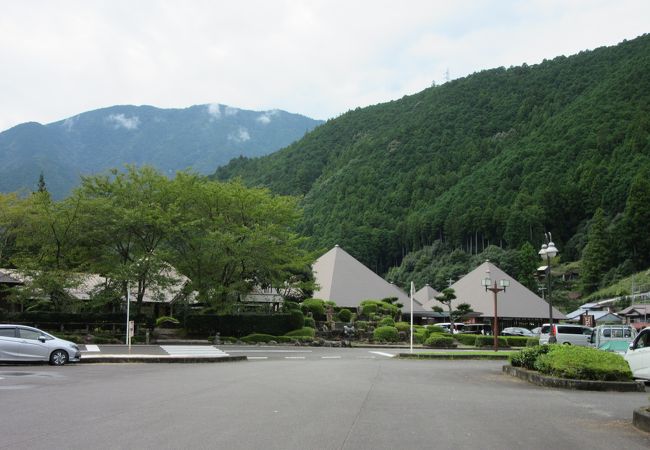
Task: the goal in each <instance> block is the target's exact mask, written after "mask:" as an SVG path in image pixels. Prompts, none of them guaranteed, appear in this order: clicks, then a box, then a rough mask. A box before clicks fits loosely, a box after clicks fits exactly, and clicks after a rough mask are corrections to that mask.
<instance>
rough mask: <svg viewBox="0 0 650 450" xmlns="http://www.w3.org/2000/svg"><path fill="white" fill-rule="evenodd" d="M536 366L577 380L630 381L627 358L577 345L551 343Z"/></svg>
mask: <svg viewBox="0 0 650 450" xmlns="http://www.w3.org/2000/svg"><path fill="white" fill-rule="evenodd" d="M549 347H550V349H549V351H548V352H547V353H546V354H542V355H539V356H538V357H537V360H536V361H535V369H537V370H539V371H540V372H541V373H543V374H546V375H551V376H554V377H560V378H569V379H577V380H597V381H630V380H632V372H631V371H630V367H629V366H628V364H627V361H625V359H623V357H622V356H621V355H619V354H617V353H611V352H603V351H602V350H598V349H595V348H589V347H580V346H577V345H550V346H549Z"/></svg>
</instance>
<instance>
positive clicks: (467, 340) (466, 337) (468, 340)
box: [454, 334, 477, 345]
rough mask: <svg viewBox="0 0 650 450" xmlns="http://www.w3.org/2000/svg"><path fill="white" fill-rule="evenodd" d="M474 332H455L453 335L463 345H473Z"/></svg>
mask: <svg viewBox="0 0 650 450" xmlns="http://www.w3.org/2000/svg"><path fill="white" fill-rule="evenodd" d="M476 336H477V335H476V334H455V335H454V337H455V338H456V340H457V341H458V342H460V343H461V344H463V345H475V344H476Z"/></svg>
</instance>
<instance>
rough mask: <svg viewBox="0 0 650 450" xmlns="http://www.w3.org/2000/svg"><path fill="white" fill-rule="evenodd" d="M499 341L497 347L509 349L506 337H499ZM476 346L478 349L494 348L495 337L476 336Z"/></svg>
mask: <svg viewBox="0 0 650 450" xmlns="http://www.w3.org/2000/svg"><path fill="white" fill-rule="evenodd" d="M497 339H498V341H497V345H498V346H499V347H507V346H508V341H507V340H506V338H505V337H504V336H499V337H498V338H497ZM474 345H475V346H477V347H493V346H494V336H483V335H477V336H476V342H475V343H474Z"/></svg>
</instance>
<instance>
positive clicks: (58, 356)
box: [50, 350, 68, 366]
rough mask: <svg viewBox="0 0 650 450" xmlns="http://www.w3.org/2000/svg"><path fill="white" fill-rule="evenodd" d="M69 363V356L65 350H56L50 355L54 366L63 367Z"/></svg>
mask: <svg viewBox="0 0 650 450" xmlns="http://www.w3.org/2000/svg"><path fill="white" fill-rule="evenodd" d="M67 362H68V354H67V353H66V352H65V350H54V351H53V352H52V354H51V355H50V364H52V365H53V366H62V365H64V364H65V363H67Z"/></svg>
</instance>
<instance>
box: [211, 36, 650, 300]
mask: <svg viewBox="0 0 650 450" xmlns="http://www.w3.org/2000/svg"><path fill="white" fill-rule="evenodd" d="M649 71H650V35H644V36H641V37H639V38H637V39H634V40H631V41H624V42H622V43H621V44H619V45H617V46H614V47H604V48H599V49H596V50H593V51H584V52H581V53H579V54H577V55H573V56H570V57H564V56H560V57H557V58H554V59H552V60H545V61H544V62H542V63H540V64H538V65H534V66H527V65H523V66H520V67H510V68H507V69H506V68H503V67H501V68H496V69H491V70H486V71H483V72H480V73H476V74H473V75H471V76H468V77H465V78H462V79H458V80H454V81H451V82H448V83H445V84H444V85H441V86H436V87H432V88H429V89H426V90H424V91H422V92H420V93H417V94H415V95H411V96H407V97H404V98H402V99H400V100H396V101H392V102H389V103H385V104H380V105H375V106H371V107H368V108H363V109H356V110H354V111H349V112H347V113H345V114H343V115H341V116H340V117H338V118H336V119H333V120H330V121H328V122H327V123H326V124H324V125H322V126H321V127H319V128H317V129H315V130H314V131H313V132H311V133H309V134H308V135H306V136H305V137H304V138H303V139H301V140H300V141H297V142H295V143H294V144H292V145H290V146H289V147H287V148H284V149H282V150H280V151H278V152H276V153H274V154H272V155H269V156H266V157H261V158H253V159H250V158H238V159H235V160H233V161H231V162H230V164H228V165H227V166H224V167H221V168H220V169H219V170H218V171H217V172H216V174H215V177H216V178H219V179H229V178H233V177H240V178H241V179H242V180H243V181H244V182H245V183H246V184H248V185H252V186H258V185H261V186H267V187H269V188H270V189H271V190H272V191H275V192H277V193H281V194H292V195H299V196H302V202H301V203H302V206H303V208H304V219H303V221H302V223H301V229H302V232H303V233H305V234H306V235H309V236H311V237H312V240H313V245H314V247H317V248H318V247H321V248H326V247H330V246H332V245H334V244H340V245H341V246H343V247H344V248H345V249H346V250H347V251H349V252H350V253H352V254H353V255H354V256H355V257H357V258H359V259H361V260H362V261H363V262H364V263H366V264H367V265H368V266H369V267H371V268H373V269H374V270H376V271H378V272H380V273H386V272H387V270H388V269H389V268H390V267H391V266H397V265H399V264H400V263H401V262H402V260H403V259H404V257H405V255H407V254H408V253H409V252H412V251H415V250H419V249H422V248H424V247H426V246H431V245H433V244H434V243H435V242H436V241H440V243H439V244H437V245H441V244H444V246H445V247H448V248H449V249H450V250H449V251H452V250H453V249H456V250H458V249H460V250H462V251H464V252H465V253H467V254H470V255H471V254H474V255H475V254H479V253H481V252H482V251H483V250H484V249H486V248H487V247H488V246H489V245H497V246H499V247H502V248H504V249H510V250H519V249H521V247H522V245H524V244H525V243H527V242H528V243H530V244H531V245H532V247H533V248H534V249H535V250H537V249H539V247H540V244H541V243H542V241H543V233H544V231H550V232H552V234H553V238H554V240H555V243H556V244H557V246H558V247H559V248H560V251H561V258H562V259H563V260H564V261H571V260H578V259H580V258H583V270H584V271H585V274H586V275H587V276H585V279H587V280H591V281H588V282H586V283H585V286H584V289H585V291H586V292H589V291H593V290H595V289H597V288H598V283H599V282H598V280H599V279H600V278H599V277H602V275H604V274H605V273H606V272H607V271H612V270H614V272H612V273H613V274H612V275H611V277H610V278H612V277H613V278H616V277H619V276H623V275H627V274H629V273H632V272H634V270H639V269H642V268H645V267H648V266H649V265H650V235H648V233H647V226H648V223H650V208H649V206H650V181H649V180H650V138H649V137H650V77H649V76H648V73H649ZM592 224H593V226H592ZM613 242H615V243H616V245H612V244H611V243H613ZM413 270H415V269H413ZM594 280H595V281H594Z"/></svg>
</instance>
